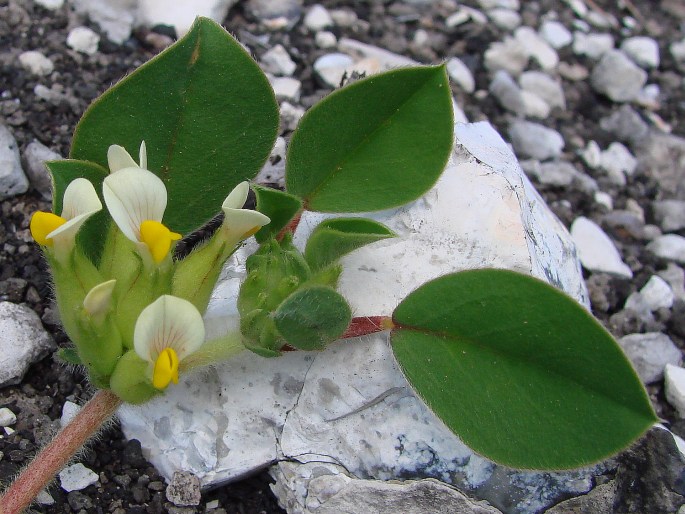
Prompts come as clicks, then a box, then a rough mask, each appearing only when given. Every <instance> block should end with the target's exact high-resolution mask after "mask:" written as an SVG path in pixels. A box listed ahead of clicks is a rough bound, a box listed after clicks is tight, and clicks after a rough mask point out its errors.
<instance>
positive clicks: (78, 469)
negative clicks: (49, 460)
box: [59, 462, 98, 492]
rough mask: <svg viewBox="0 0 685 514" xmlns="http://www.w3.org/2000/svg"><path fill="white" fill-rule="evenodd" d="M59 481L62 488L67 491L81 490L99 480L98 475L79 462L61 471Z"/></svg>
mask: <svg viewBox="0 0 685 514" xmlns="http://www.w3.org/2000/svg"><path fill="white" fill-rule="evenodd" d="M59 481H60V484H61V486H62V489H64V490H65V491H67V492H70V491H80V490H81V489H85V488H86V487H88V486H89V485H93V484H95V483H96V482H97V481H98V475H97V473H93V471H92V470H90V469H88V468H87V467H85V466H84V465H83V464H81V463H80V462H79V463H77V464H73V465H71V466H68V467H66V468H64V469H63V470H62V471H60V473H59Z"/></svg>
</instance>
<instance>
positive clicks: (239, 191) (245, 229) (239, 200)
mask: <svg viewBox="0 0 685 514" xmlns="http://www.w3.org/2000/svg"><path fill="white" fill-rule="evenodd" d="M249 191H250V185H249V183H248V182H241V183H240V184H238V185H237V186H236V187H235V188H234V189H233V191H231V192H230V193H229V195H228V196H227V197H226V200H224V203H223V204H222V205H221V209H222V210H223V211H224V222H223V224H222V226H221V229H220V230H221V231H222V235H223V237H224V239H225V240H226V241H228V243H229V246H233V245H235V244H237V243H239V242H240V241H242V240H243V239H247V238H248V237H250V236H252V235H254V234H255V233H256V232H257V231H258V230H259V229H260V228H262V227H263V226H264V225H266V224H267V223H269V222H270V221H271V220H270V219H269V217H268V216H265V215H264V214H262V213H261V212H258V211H252V210H250V209H243V208H242V207H243V205H245V201H246V200H247V194H248V193H249Z"/></svg>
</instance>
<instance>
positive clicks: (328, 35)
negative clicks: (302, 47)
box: [314, 30, 338, 49]
mask: <svg viewBox="0 0 685 514" xmlns="http://www.w3.org/2000/svg"><path fill="white" fill-rule="evenodd" d="M314 42H315V43H316V46H318V47H319V48H323V49H328V48H333V47H335V45H337V44H338V38H337V37H335V34H333V33H332V32H329V31H327V30H321V31H319V32H317V33H316V35H315V36H314Z"/></svg>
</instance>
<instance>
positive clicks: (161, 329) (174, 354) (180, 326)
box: [133, 295, 205, 389]
mask: <svg viewBox="0 0 685 514" xmlns="http://www.w3.org/2000/svg"><path fill="white" fill-rule="evenodd" d="M204 338H205V328H204V323H203V321H202V316H201V315H200V313H199V311H198V310H197V309H196V308H195V307H194V306H193V304H192V303H190V302H189V301H187V300H183V299H181V298H177V297H175V296H170V295H164V296H160V297H159V298H158V299H157V300H155V301H154V302H152V303H151V304H150V305H148V306H147V307H145V309H143V311H142V312H141V313H140V316H139V317H138V321H136V326H135V330H134V333H133V347H134V349H135V352H136V353H137V354H138V356H139V357H140V358H141V359H143V360H145V361H147V362H149V363H150V366H149V375H150V378H151V382H152V385H153V386H154V387H155V388H156V389H165V388H166V387H167V386H168V385H169V383H170V382H173V383H175V384H176V383H178V370H179V365H180V363H181V362H182V361H183V359H184V358H186V357H187V356H188V355H190V354H192V353H193V352H194V351H195V350H197V349H198V348H199V347H200V346H202V343H203V341H204Z"/></svg>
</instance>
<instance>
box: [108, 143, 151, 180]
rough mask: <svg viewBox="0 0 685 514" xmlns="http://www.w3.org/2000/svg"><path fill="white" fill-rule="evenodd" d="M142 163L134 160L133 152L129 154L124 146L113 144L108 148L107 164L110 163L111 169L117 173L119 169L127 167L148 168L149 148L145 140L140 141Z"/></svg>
mask: <svg viewBox="0 0 685 514" xmlns="http://www.w3.org/2000/svg"><path fill="white" fill-rule="evenodd" d="M138 155H139V159H140V164H136V161H134V160H133V157H131V154H129V153H128V152H127V151H126V149H125V148H124V147H123V146H119V145H112V146H110V147H109V149H108V150H107V164H108V165H109V171H110V172H111V173H115V172H117V171H119V170H123V169H125V168H142V169H144V170H146V169H147V148H146V147H145V141H143V142H142V143H140V151H139V154H138Z"/></svg>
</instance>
